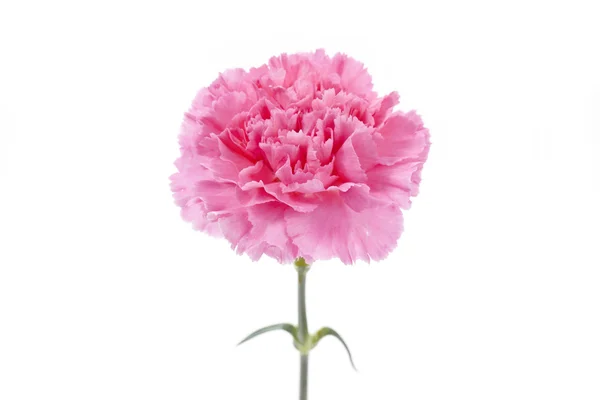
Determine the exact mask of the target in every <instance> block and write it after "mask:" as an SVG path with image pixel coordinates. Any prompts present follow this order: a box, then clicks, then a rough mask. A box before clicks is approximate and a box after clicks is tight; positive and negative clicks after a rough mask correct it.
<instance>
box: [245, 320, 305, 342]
mask: <svg viewBox="0 0 600 400" xmlns="http://www.w3.org/2000/svg"><path fill="white" fill-rule="evenodd" d="M276 330H283V331H286V332H288V333H289V334H290V335H292V337H293V338H294V340H296V341H297V340H298V333H297V329H296V327H295V326H294V325H292V324H276V325H271V326H266V327H264V328H261V329H259V330H257V331H256V332H253V333H251V334H250V335H248V336H247V337H246V338H245V339H244V340H242V341H241V342H239V343H238V346H239V345H240V344H242V343H245V342H247V341H248V340H250V339H252V338H255V337H257V336H258V335H262V334H263V333H266V332H271V331H276Z"/></svg>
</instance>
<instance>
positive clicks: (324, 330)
mask: <svg viewBox="0 0 600 400" xmlns="http://www.w3.org/2000/svg"><path fill="white" fill-rule="evenodd" d="M325 336H333V337H335V338H336V339H338V340H339V341H340V342H342V344H343V345H344V348H345V349H346V352H347V353H348V357H349V358H350V364H352V368H354V370H355V371H357V372H358V370H357V369H356V366H355V365H354V361H353V360H352V353H350V349H349V348H348V345H346V342H344V339H342V337H341V336H340V334H339V333H337V332H336V331H334V330H333V329H331V328H327V327H325V328H321V329H319V330H318V331H317V333H315V334H314V335H313V347H315V346H316V345H317V343H319V341H320V340H321V339H323V338H324V337H325Z"/></svg>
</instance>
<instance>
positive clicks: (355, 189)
mask: <svg viewBox="0 0 600 400" xmlns="http://www.w3.org/2000/svg"><path fill="white" fill-rule="evenodd" d="M372 86H373V85H372V83H371V76H370V75H369V74H368V72H367V71H366V69H365V68H364V66H363V64H361V63H359V62H357V61H356V60H354V59H352V58H350V57H348V56H346V55H343V54H336V55H335V56H334V57H333V58H330V57H328V56H327V55H326V54H325V52H324V51H323V50H319V51H317V52H315V53H309V54H292V55H286V54H282V55H281V56H279V57H273V58H271V60H270V61H269V63H268V65H263V66H261V67H259V68H253V69H250V71H249V72H247V71H245V70H242V69H235V70H230V71H227V72H225V73H223V74H221V75H220V76H219V78H218V79H217V80H215V81H214V82H213V83H212V84H211V85H210V86H209V87H208V88H204V89H202V90H201V91H200V92H199V93H198V95H197V96H196V98H195V100H194V101H193V103H192V106H191V108H190V110H189V111H188V112H187V113H186V114H185V119H184V122H183V124H182V129H181V134H180V136H179V143H180V146H181V157H180V158H179V159H178V160H177V161H176V162H175V165H176V167H177V169H178V172H177V173H175V174H174V175H172V176H171V182H172V183H171V188H172V190H173V192H174V197H175V200H176V203H177V204H178V205H179V206H180V207H181V208H182V217H183V219H185V220H186V221H189V222H191V223H192V224H193V226H194V227H195V228H196V229H199V230H202V231H205V232H208V233H209V234H211V235H215V236H224V237H225V238H226V239H227V240H228V241H229V242H230V243H231V246H232V248H234V249H236V250H237V252H238V253H239V254H241V253H246V254H248V255H249V256H250V258H252V259H253V260H258V259H259V258H260V257H261V256H262V255H263V254H266V255H268V256H270V257H274V258H276V259H277V260H278V261H279V262H281V263H287V262H292V261H293V260H295V259H296V258H297V257H304V258H305V259H306V260H307V262H309V263H311V262H313V261H314V260H323V259H330V258H333V257H337V258H339V259H340V260H341V261H342V262H344V263H346V264H349V263H353V262H354V261H356V260H364V261H367V262H369V261H370V260H371V259H373V260H381V259H383V258H385V257H386V256H387V255H388V254H389V253H390V251H391V250H392V249H394V248H395V247H396V244H397V241H398V239H399V237H400V234H401V233H402V211H401V209H408V208H409V207H410V204H411V203H410V197H411V196H415V195H416V194H417V192H418V188H419V182H420V180H421V178H420V174H421V169H422V166H423V163H424V162H425V160H426V158H427V153H428V151H429V145H430V142H429V132H428V130H427V129H426V128H424V127H423V123H422V121H421V119H420V118H419V116H418V115H417V114H416V113H415V112H413V111H411V112H408V113H404V112H401V111H393V110H392V108H393V107H394V106H395V105H396V104H398V100H399V96H398V94H397V93H395V92H394V93H391V94H389V95H387V96H384V97H378V96H377V94H376V93H375V92H374V91H373V90H372Z"/></svg>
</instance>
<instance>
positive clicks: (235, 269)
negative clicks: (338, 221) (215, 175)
mask: <svg viewBox="0 0 600 400" xmlns="http://www.w3.org/2000/svg"><path fill="white" fill-rule="evenodd" d="M161 3H162V4H158V2H152V1H146V2H142V1H139V2H132V1H115V2H110V1H102V2H83V1H77V2H75V1H73V2H65V1H17V0H15V1H8V2H2V5H1V6H0V52H1V53H0V60H1V61H0V72H1V73H0V191H1V196H0V239H1V241H0V246H1V248H0V399H2V400H17V399H32V400H38V399H39V400H45V399H61V400H70V399H73V400H75V399H76V400H81V399H84V400H87V399H111V400H118V399H127V400H130V399H144V400H149V399H178V400H184V399H211V400H212V399H215V400H217V399H277V400H281V399H295V398H296V397H297V380H298V354H297V352H296V351H295V349H294V348H293V347H292V344H291V340H290V338H289V337H287V336H286V334H284V333H271V334H268V335H265V336H263V337H260V338H258V339H255V340H254V341H252V342H250V343H248V344H245V345H244V346H241V347H239V348H236V347H235V344H236V343H237V341H239V340H240V339H241V338H242V337H244V336H245V335H246V334H248V333H250V332H251V331H253V330H254V329H256V328H259V327H262V326H265V325H268V324H272V323H278V322H294V321H295V319H296V308H295V307H296V292H295V290H296V287H295V282H296V279H295V271H294V270H293V268H292V267H291V266H285V265H283V266H282V265H278V264H277V263H276V262H275V261H272V260H270V259H263V260H261V261H260V262H259V263H252V262H251V261H250V260H249V259H248V258H247V257H245V256H244V257H241V256H236V255H234V254H233V253H232V251H231V250H230V249H229V246H228V244H227V243H226V242H224V241H219V240H215V239H210V238H208V237H207V236H206V235H204V234H202V233H200V232H196V231H193V230H192V228H191V227H190V226H189V225H188V224H186V223H184V222H183V221H182V220H181V219H180V217H179V210H178V209H177V207H176V206H175V205H174V203H173V201H172V198H171V193H170V189H169V181H168V176H169V175H170V174H171V173H173V172H174V171H175V168H174V166H173V164H172V163H173V161H174V160H175V158H176V157H177V155H178V151H179V150H178V145H177V140H176V137H177V134H178V131H179V124H180V122H181V119H182V115H183V112H184V111H185V110H186V109H187V107H188V105H189V104H190V102H191V100H192V98H193V96H194V95H195V93H196V91H197V90H198V89H200V88H201V87H202V86H205V85H207V84H209V83H210V82H211V81H212V80H213V79H214V78H215V77H216V76H217V74H218V73H219V72H220V71H222V70H224V69H226V68H229V67H237V66H240V67H244V68H249V67H251V66H258V65H260V64H262V63H264V62H266V61H267V60H268V58H269V57H270V56H272V55H275V54H279V53H281V52H296V51H311V50H314V49H316V48H319V47H323V48H325V49H326V50H327V51H328V52H330V53H334V52H335V51H344V52H347V53H348V54H350V55H351V56H353V57H355V58H357V59H359V60H361V61H363V62H365V64H366V65H367V67H368V68H369V71H370V72H371V73H372V75H373V77H374V83H375V88H376V90H378V91H379V92H381V93H384V92H389V91H391V90H398V91H399V92H400V95H401V107H402V108H403V109H406V110H408V109H411V108H416V109H417V110H418V112H419V113H420V114H421V115H422V117H423V119H424V121H425V122H426V124H427V126H428V127H429V128H430V130H431V134H432V141H433V146H432V148H431V153H430V159H429V161H428V163H427V164H426V166H425V170H424V173H423V183H422V191H421V194H420V195H419V197H417V198H416V199H415V201H414V206H413V208H412V209H411V210H409V211H408V212H407V213H406V224H405V234H404V235H403V237H402V238H401V240H400V243H399V247H398V248H397V249H396V251H395V252H394V253H393V254H392V255H391V256H390V257H389V258H388V259H387V260H385V261H383V262H380V263H373V264H371V265H365V264H359V265H356V266H343V265H341V263H340V262H321V263H317V264H315V265H314V266H313V268H312V270H311V272H310V274H309V276H308V312H309V325H310V328H311V330H313V331H314V330H316V329H318V328H319V327H321V326H323V325H329V326H332V327H333V328H335V329H337V330H338V331H339V332H340V333H341V334H342V336H344V338H345V339H346V341H347V342H348V344H349V345H350V347H351V349H352V350H353V353H354V355H355V361H356V363H357V366H358V369H359V371H360V372H359V373H358V374H357V373H355V372H354V371H353V370H352V369H351V367H350V365H349V363H348V360H347V357H346V355H345V353H344V351H343V348H342V346H341V345H340V344H339V343H337V342H335V341H334V340H333V339H325V340H324V341H323V342H322V343H321V344H320V345H319V347H317V349H316V350H315V352H314V353H313V355H312V356H311V364H310V384H309V386H310V399H311V400H318V399H361V400H364V399H377V400H386V399H405V400H413V399H415V400H416V399H436V400H438V399H460V400H467V399H477V400H481V399H486V400H487V399H511V400H515V399H524V400H530V399H544V400H547V399H577V400H587V399H590V400H591V399H596V400H597V399H598V398H600V320H599V318H600V290H599V286H600V270H599V268H600V259H599V255H598V247H599V242H600V240H599V239H600V234H599V232H598V226H599V224H600V218H599V212H598V205H599V204H600V195H599V194H600V190H599V189H600V165H599V164H600V162H599V161H598V155H599V154H600V139H599V135H600V60H599V51H598V49H599V38H600V27H599V26H600V25H599V24H598V18H599V11H598V10H595V9H594V6H593V5H594V3H595V2H594V1H592V0H590V1H588V2H575V1H564V2H548V1H540V2H532V1H518V2H510V1H501V2H472V3H465V2H461V1H456V0H453V1H443V2H442V1H440V2H425V1H418V2H417V1H411V2H393V1H390V2H388V1H373V0H370V1H365V2H356V3H353V2H350V1H344V2H333V1H325V0H320V1H284V0H279V1H272V2H266V1H257V0H248V1H240V2H217V1H214V2H213V1H211V2H208V1H203V0H195V1H190V2H177V1H168V2H166V1H165V2H161Z"/></svg>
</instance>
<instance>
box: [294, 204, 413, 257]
mask: <svg viewBox="0 0 600 400" xmlns="http://www.w3.org/2000/svg"><path fill="white" fill-rule="evenodd" d="M285 220H286V222H287V233H288V235H289V236H290V237H291V238H292V242H293V243H294V244H295V245H296V246H298V254H299V255H300V256H303V257H304V256H308V257H311V258H313V259H318V260H327V259H330V258H333V257H338V258H339V259H340V260H341V261H342V262H344V263H345V264H351V263H353V262H355V261H356V260H364V261H367V262H368V261H369V260H371V259H372V260H382V259H383V258H385V257H386V256H387V255H388V254H389V253H390V251H392V250H393V249H394V248H395V247H396V243H397V240H398V238H399V237H400V234H401V232H402V213H401V211H400V209H399V208H398V207H397V206H395V205H392V204H390V205H385V206H380V207H375V208H367V209H364V210H363V211H361V212H356V211H354V210H353V209H352V208H350V207H348V206H347V205H346V203H344V201H343V200H342V198H341V197H340V196H339V195H338V194H335V193H331V194H330V195H329V196H327V198H324V199H323V200H322V202H321V203H320V204H319V206H318V207H317V208H316V209H315V210H314V211H313V212H309V213H300V212H297V211H294V210H291V209H289V210H287V211H286V212H285Z"/></svg>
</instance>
